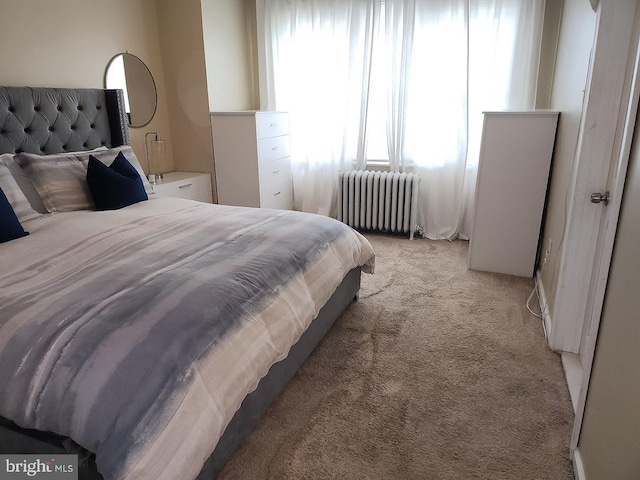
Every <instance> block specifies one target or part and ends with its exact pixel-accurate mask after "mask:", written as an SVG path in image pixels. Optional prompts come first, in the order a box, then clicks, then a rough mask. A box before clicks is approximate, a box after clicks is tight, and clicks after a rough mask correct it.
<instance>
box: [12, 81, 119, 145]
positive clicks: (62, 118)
mask: <svg viewBox="0 0 640 480" xmlns="http://www.w3.org/2000/svg"><path fill="white" fill-rule="evenodd" d="M129 143H130V140H129V128H128V126H127V116H126V113H125V110H124V97H123V93H122V90H102V89H89V88H76V89H71V88H31V87H0V154H1V153H20V152H29V153H38V154H42V155H45V154H51V153H60V152H75V151H81V150H90V149H93V148H97V147H100V146H102V145H105V146H107V147H117V146H120V145H123V144H129Z"/></svg>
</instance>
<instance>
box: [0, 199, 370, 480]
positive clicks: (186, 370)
mask: <svg viewBox="0 0 640 480" xmlns="http://www.w3.org/2000/svg"><path fill="white" fill-rule="evenodd" d="M23 226H24V227H25V229H26V230H28V231H29V232H30V233H31V234H30V235H29V236H27V237H24V238H22V239H19V240H15V241H11V242H7V243H5V244H2V245H0V416H3V417H5V418H7V419H10V420H12V421H14V422H15V423H16V424H18V425H19V426H21V427H23V428H34V429H38V430H43V431H50V432H54V433H57V434H60V435H64V436H68V437H70V438H72V439H73V440H74V441H75V442H77V443H78V444H80V445H81V446H83V447H84V448H86V449H88V450H90V451H92V452H95V454H96V463H97V466H98V470H99V471H100V472H101V473H102V474H103V475H104V477H105V479H146V478H149V479H177V478H180V479H189V478H195V477H196V476H197V474H198V472H199V471H200V469H201V468H202V465H203V463H204V461H205V460H206V458H207V457H208V456H209V455H210V454H211V452H212V451H213V449H214V448H215V446H216V443H217V441H218V439H219V437H220V436H221V435H222V433H223V431H224V429H225V427H226V425H227V424H228V422H229V421H230V420H231V418H232V417H233V415H234V413H235V412H236V411H237V409H238V408H239V407H240V404H241V402H242V400H243V399H244V397H245V396H246V395H247V394H248V393H250V392H251V391H252V390H254V389H255V388H256V386H257V384H258V382H259V380H260V379H261V378H262V377H263V376H264V375H265V374H266V373H267V371H268V370H269V368H270V366H271V365H272V364H274V363H275V362H277V361H279V360H281V359H283V358H284V357H286V355H287V352H288V350H289V348H290V347H291V346H292V345H293V344H294V343H295V342H296V341H297V340H298V338H299V337H300V336H301V335H302V333H303V332H304V331H305V330H306V328H307V327H308V325H309V324H310V322H311V321H312V319H313V318H315V317H316V315H317V314H318V311H319V310H320V308H321V307H322V305H323V304H324V303H325V302H326V301H327V300H328V299H329V297H330V296H331V295H332V293H333V292H334V291H335V289H336V287H337V286H338V285H339V283H340V282H341V280H342V278H343V277H344V275H345V274H346V273H347V272H348V271H349V270H351V269H352V268H354V267H357V266H363V270H364V271H365V272H367V271H372V270H373V266H374V256H373V251H372V249H371V246H370V244H369V243H368V242H367V241H366V239H364V237H362V236H361V235H360V234H358V233H357V232H355V231H353V230H352V229H351V228H349V227H347V226H346V225H344V224H342V223H339V222H337V221H334V220H332V219H329V218H326V217H322V216H317V215H310V214H302V213H297V212H290V211H275V210H264V209H246V208H241V207H226V206H219V205H209V204H203V203H197V202H191V201H188V200H179V199H167V198H159V199H153V200H150V201H147V202H141V203H138V204H135V205H132V206H129V207H127V208H124V209H121V210H114V211H103V212H94V211H75V212H69V213H56V214H52V215H45V216H42V217H39V218H36V219H32V220H29V221H26V222H24V223H23Z"/></svg>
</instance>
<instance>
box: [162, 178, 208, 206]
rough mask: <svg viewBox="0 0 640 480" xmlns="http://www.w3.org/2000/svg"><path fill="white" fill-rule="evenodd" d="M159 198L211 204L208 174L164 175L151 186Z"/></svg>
mask: <svg viewBox="0 0 640 480" xmlns="http://www.w3.org/2000/svg"><path fill="white" fill-rule="evenodd" d="M152 188H153V191H154V192H155V194H156V195H158V196H159V197H176V198H186V199H189V200H197V201H198V202H206V203H211V202H212V201H213V198H212V193H211V175H209V174H208V173H192V172H170V173H165V174H164V175H163V178H162V180H161V181H159V182H158V183H156V184H154V185H152Z"/></svg>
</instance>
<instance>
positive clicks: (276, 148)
mask: <svg viewBox="0 0 640 480" xmlns="http://www.w3.org/2000/svg"><path fill="white" fill-rule="evenodd" d="M278 148H280V147H273V148H272V149H271V150H278Z"/></svg>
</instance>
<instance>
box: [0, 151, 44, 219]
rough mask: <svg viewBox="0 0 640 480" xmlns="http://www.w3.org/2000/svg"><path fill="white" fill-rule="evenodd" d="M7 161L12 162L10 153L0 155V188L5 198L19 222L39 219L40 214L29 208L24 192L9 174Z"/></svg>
mask: <svg viewBox="0 0 640 480" xmlns="http://www.w3.org/2000/svg"><path fill="white" fill-rule="evenodd" d="M9 161H12V162H13V154H12V153H4V154H2V155H0V188H1V189H2V191H3V192H4V194H5V196H6V197H7V200H9V203H10V204H11V207H12V208H13V211H14V212H15V214H16V217H18V220H19V221H20V222H26V221H27V220H31V219H32V218H36V217H39V216H40V215H41V214H40V213H38V212H36V211H35V210H34V209H33V208H32V207H31V204H30V203H29V200H27V197H25V195H24V192H23V191H22V189H21V188H20V186H19V185H18V183H17V182H16V180H15V178H14V177H13V175H12V174H11V171H10V170H9V166H8V165H7V163H8V162H9Z"/></svg>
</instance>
